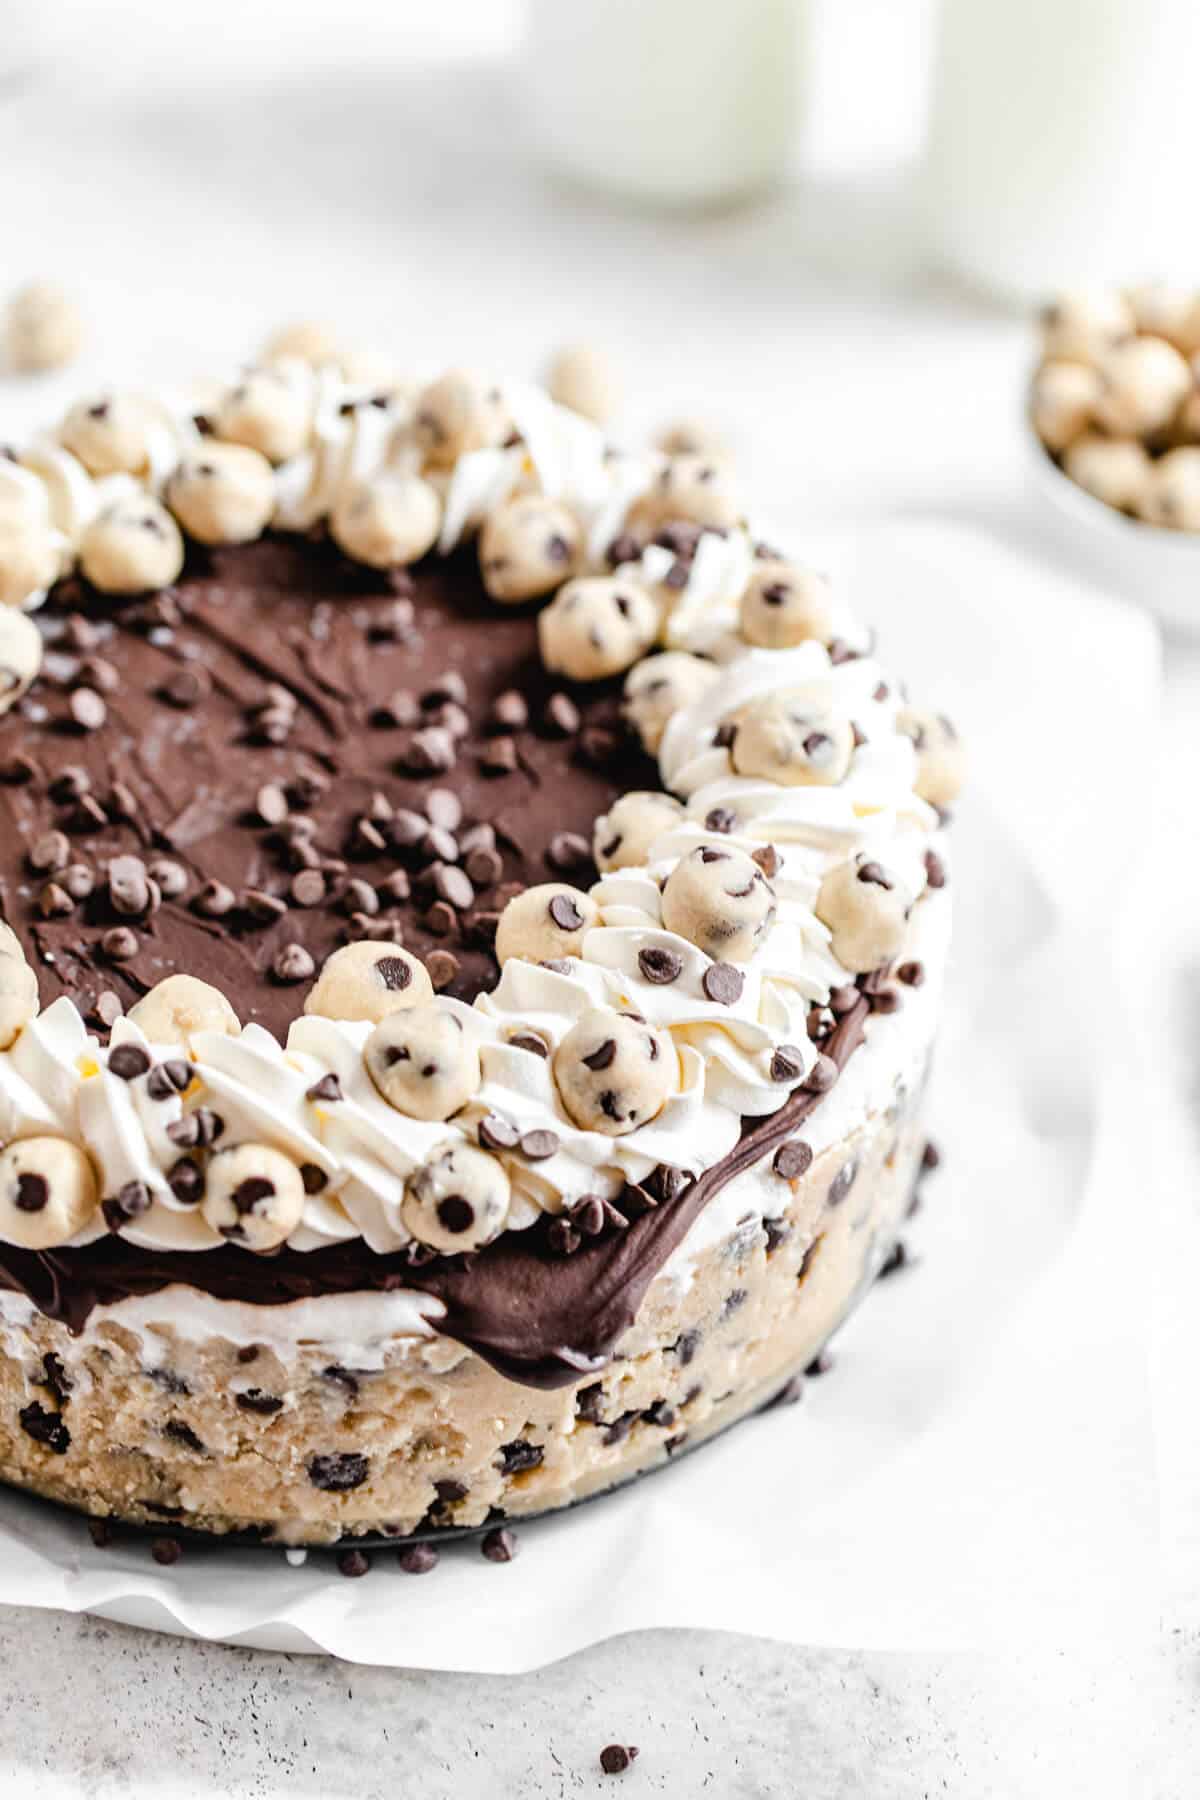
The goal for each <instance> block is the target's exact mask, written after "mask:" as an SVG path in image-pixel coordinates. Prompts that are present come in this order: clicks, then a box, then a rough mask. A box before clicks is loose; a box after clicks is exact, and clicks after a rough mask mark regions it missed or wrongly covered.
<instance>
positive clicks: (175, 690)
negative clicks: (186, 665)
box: [159, 668, 212, 707]
mask: <svg viewBox="0 0 1200 1800" xmlns="http://www.w3.org/2000/svg"><path fill="white" fill-rule="evenodd" d="M159 692H160V693H161V695H162V697H163V699H164V700H165V701H167V703H168V705H170V706H178V707H189V706H199V705H200V702H201V701H202V700H207V698H208V696H209V694H210V693H211V692H212V682H211V680H210V679H209V675H208V671H207V669H202V668H190V669H179V670H177V671H176V673H175V674H174V675H171V676H169V677H168V679H167V680H166V681H164V682H163V684H162V687H161V688H160V690H159Z"/></svg>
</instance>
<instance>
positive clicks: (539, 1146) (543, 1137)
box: [521, 1131, 559, 1162]
mask: <svg viewBox="0 0 1200 1800" xmlns="http://www.w3.org/2000/svg"><path fill="white" fill-rule="evenodd" d="M558 1148H559V1143H558V1136H557V1133H555V1132H553V1131H527V1132H525V1133H524V1134H523V1135H522V1138H521V1154H522V1156H527V1157H528V1158H529V1160H530V1162H545V1160H546V1158H547V1157H549V1156H554V1155H556V1154H557V1151H558Z"/></svg>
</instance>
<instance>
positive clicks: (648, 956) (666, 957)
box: [638, 944, 683, 987]
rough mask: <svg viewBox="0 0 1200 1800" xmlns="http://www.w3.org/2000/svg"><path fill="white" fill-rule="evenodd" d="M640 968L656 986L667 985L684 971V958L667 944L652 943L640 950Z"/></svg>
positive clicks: (645, 976)
mask: <svg viewBox="0 0 1200 1800" xmlns="http://www.w3.org/2000/svg"><path fill="white" fill-rule="evenodd" d="M638 968H639V969H640V970H641V973H642V975H643V976H644V978H645V979H646V980H647V981H649V982H651V983H652V984H653V985H654V986H655V987H665V986H666V985H667V983H668V982H671V981H678V979H679V977H680V975H681V974H682V973H683V958H682V957H681V956H680V955H678V953H677V952H676V951H674V950H669V949H668V948H667V947H666V945H665V944H650V945H648V946H647V948H646V949H644V950H639V951H638Z"/></svg>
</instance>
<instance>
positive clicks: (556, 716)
mask: <svg viewBox="0 0 1200 1800" xmlns="http://www.w3.org/2000/svg"><path fill="white" fill-rule="evenodd" d="M542 724H543V727H544V729H545V730H546V731H548V732H549V733H550V735H551V736H552V737H573V736H574V734H575V732H577V731H578V730H579V708H578V707H577V706H576V704H575V702H574V701H573V700H572V699H571V697H570V695H569V694H562V693H555V694H551V695H550V698H549V699H548V700H547V701H546V706H545V710H544V712H543V713H542Z"/></svg>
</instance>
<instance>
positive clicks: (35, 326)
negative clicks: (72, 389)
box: [0, 281, 83, 374]
mask: <svg viewBox="0 0 1200 1800" xmlns="http://www.w3.org/2000/svg"><path fill="white" fill-rule="evenodd" d="M0 338H2V340H3V347H4V360H5V362H7V364H8V366H9V367H10V368H12V369H19V370H21V371H22V373H26V374H33V373H36V372H38V371H40V370H42V369H61V368H63V367H64V366H65V365H66V364H67V363H69V362H73V361H74V360H75V358H76V357H77V356H78V355H79V351H80V346H81V345H82V343H83V318H82V316H81V314H80V311H79V308H78V307H77V306H76V304H75V302H74V301H73V300H72V299H71V298H70V297H69V296H68V295H66V294H64V293H63V291H62V289H61V288H58V287H55V286H54V285H53V284H52V283H50V282H47V281H34V282H30V284H29V286H28V287H23V288H21V289H20V290H19V291H18V292H17V293H15V294H14V295H13V297H12V299H11V300H10V301H9V303H8V305H7V306H6V307H5V309H4V319H3V326H2V328H0Z"/></svg>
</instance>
